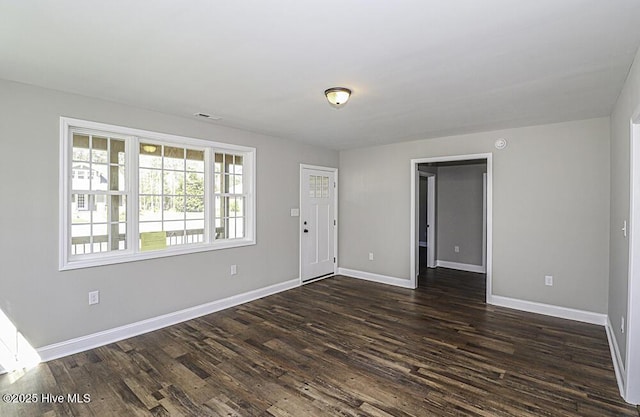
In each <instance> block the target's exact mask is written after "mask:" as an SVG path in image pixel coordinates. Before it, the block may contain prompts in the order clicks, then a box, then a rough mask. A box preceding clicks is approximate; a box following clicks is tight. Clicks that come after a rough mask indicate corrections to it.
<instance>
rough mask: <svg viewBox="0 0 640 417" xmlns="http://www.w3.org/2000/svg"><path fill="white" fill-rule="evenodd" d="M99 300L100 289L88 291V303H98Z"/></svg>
mask: <svg viewBox="0 0 640 417" xmlns="http://www.w3.org/2000/svg"><path fill="white" fill-rule="evenodd" d="M99 302H100V291H91V292H89V305H93V304H98V303H99Z"/></svg>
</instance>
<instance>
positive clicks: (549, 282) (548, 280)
mask: <svg viewBox="0 0 640 417" xmlns="http://www.w3.org/2000/svg"><path fill="white" fill-rule="evenodd" d="M544 285H548V286H550V287H551V286H553V276H551V275H545V276H544Z"/></svg>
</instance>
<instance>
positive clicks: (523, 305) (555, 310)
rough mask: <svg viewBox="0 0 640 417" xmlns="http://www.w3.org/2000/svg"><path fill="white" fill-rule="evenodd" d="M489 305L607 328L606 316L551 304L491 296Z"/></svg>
mask: <svg viewBox="0 0 640 417" xmlns="http://www.w3.org/2000/svg"><path fill="white" fill-rule="evenodd" d="M489 304H492V305H495V306H500V307H508V308H513V309H515V310H522V311H528V312H530V313H538V314H544V315H546V316H553V317H558V318H561V319H569V320H575V321H581V322H583V323H590V324H597V325H600V326H605V325H606V323H607V315H606V314H601V313H594V312H592V311H584V310H577V309H574V308H568V307H560V306H554V305H551V304H543V303H536V302H534V301H526V300H519V299H517V298H509V297H502V296H499V295H491V297H489Z"/></svg>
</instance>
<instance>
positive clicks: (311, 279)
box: [302, 272, 336, 284]
mask: <svg viewBox="0 0 640 417" xmlns="http://www.w3.org/2000/svg"><path fill="white" fill-rule="evenodd" d="M334 275H336V274H335V272H331V273H329V274H324V275H320V276H317V277H313V278H308V279H305V280H304V281H302V283H303V284H310V283H312V282H315V281H320V280H321V279H325V278H329V277H332V276H334Z"/></svg>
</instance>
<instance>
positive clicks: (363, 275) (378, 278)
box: [338, 268, 413, 289]
mask: <svg viewBox="0 0 640 417" xmlns="http://www.w3.org/2000/svg"><path fill="white" fill-rule="evenodd" d="M338 274H340V275H346V276H348V277H352V278H358V279H364V280H366V281H373V282H379V283H381V284H388V285H394V286H396V287H402V288H411V289H413V285H411V281H409V280H408V279H402V278H396V277H390V276H387V275H380V274H374V273H372V272H365V271H358V270H356V269H347V268H338Z"/></svg>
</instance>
